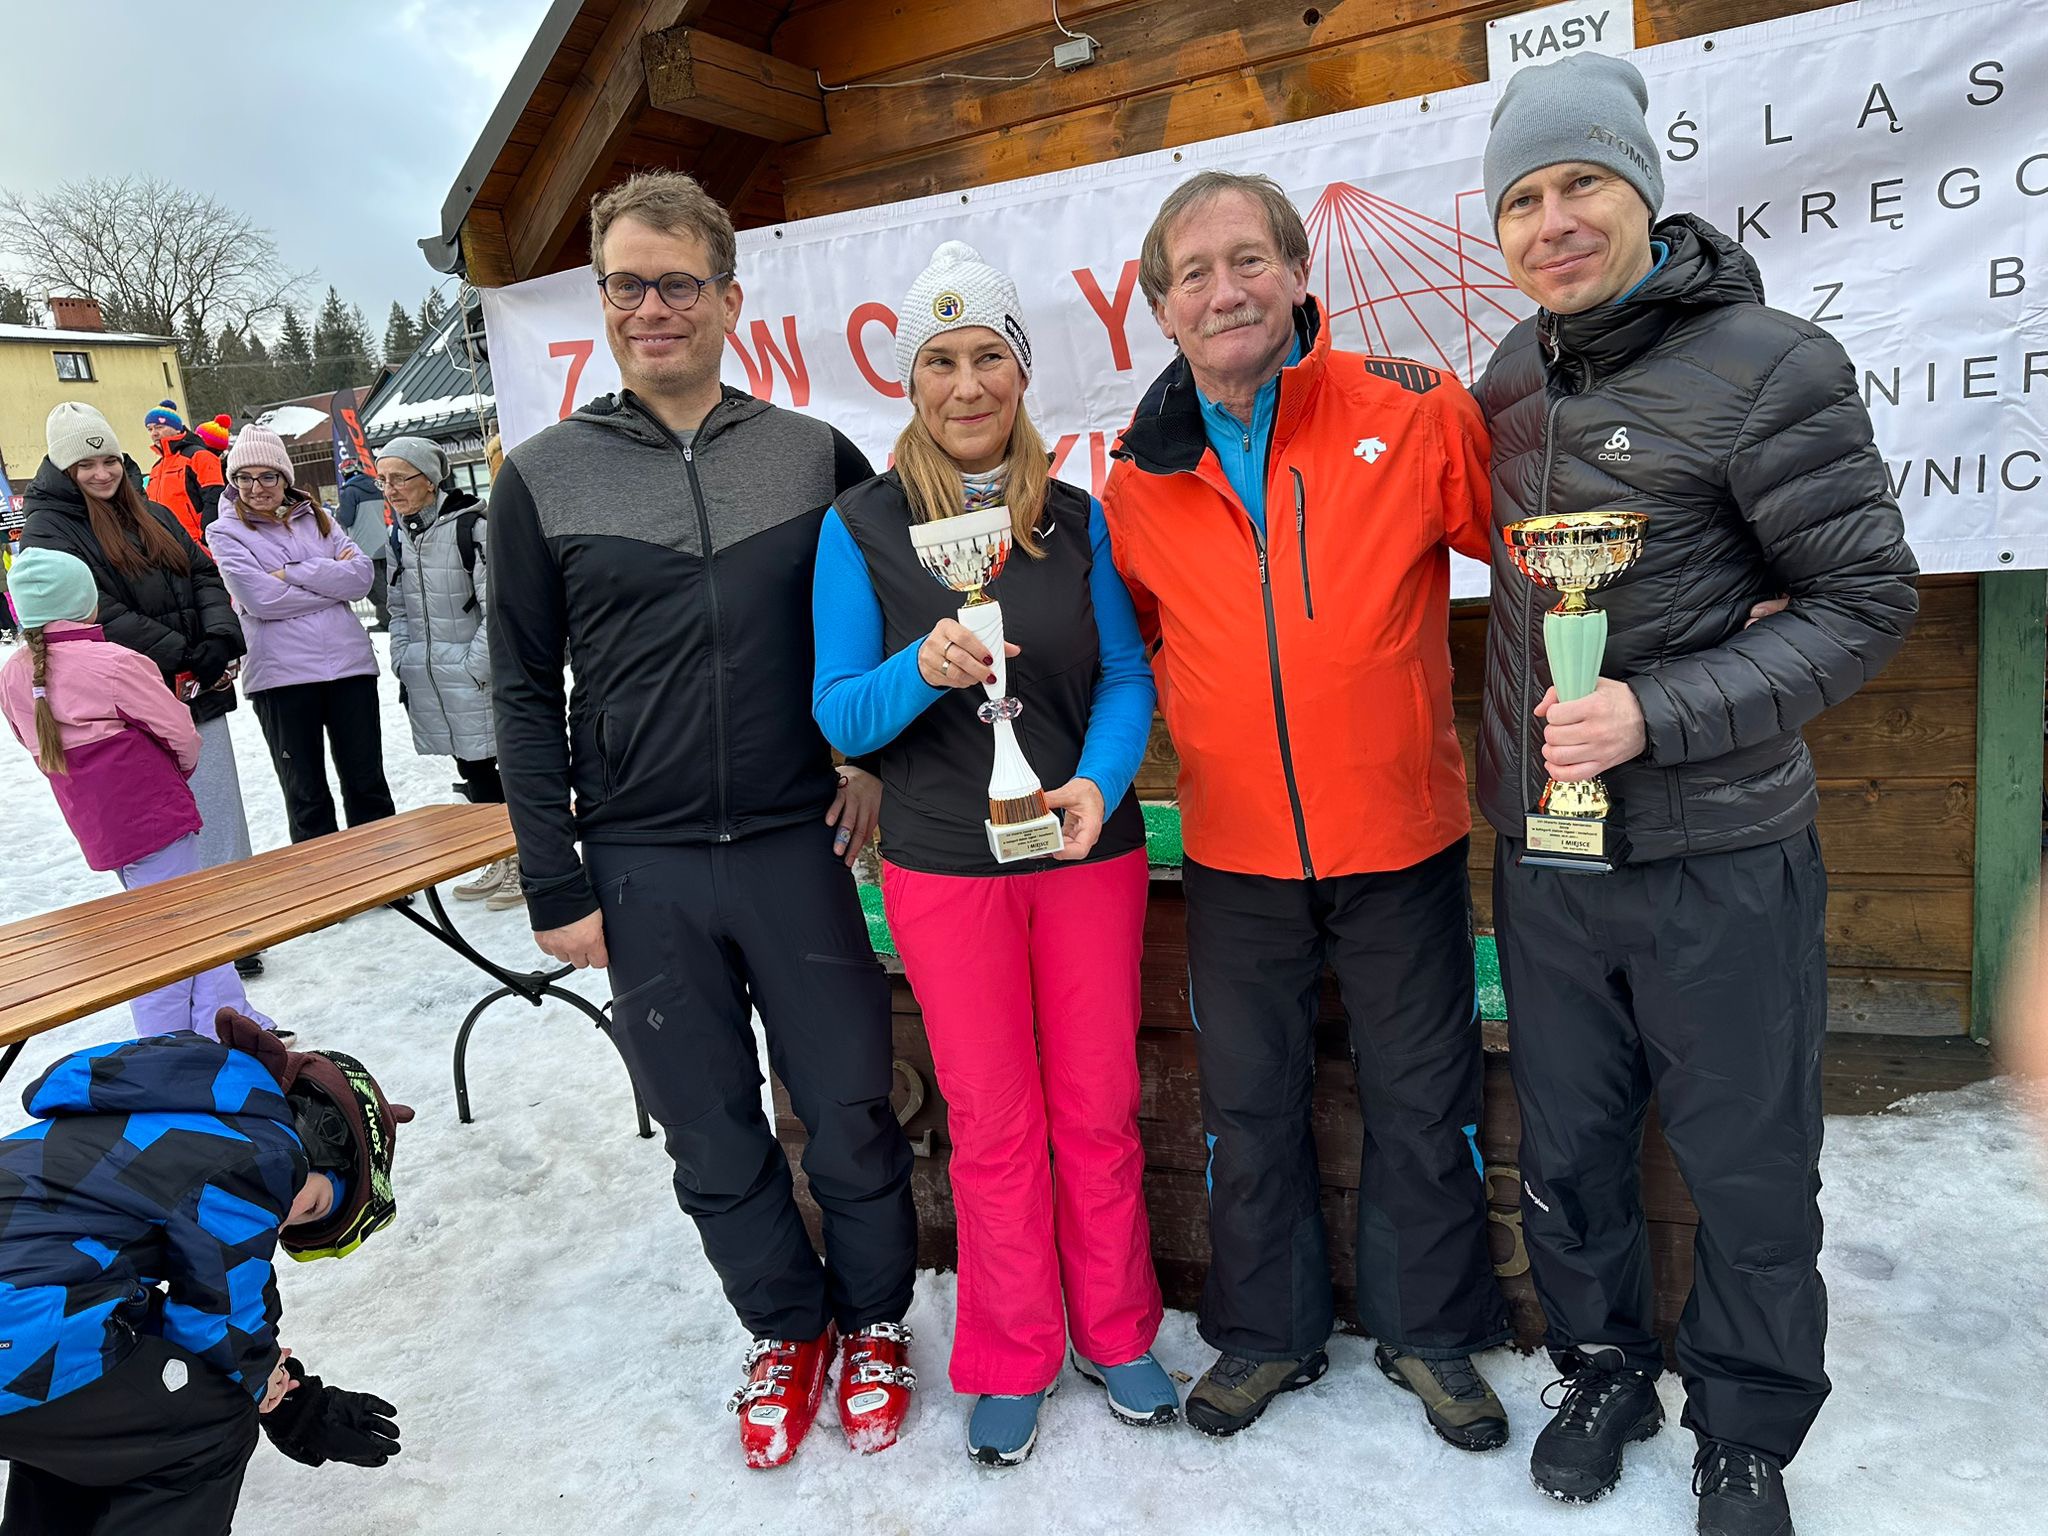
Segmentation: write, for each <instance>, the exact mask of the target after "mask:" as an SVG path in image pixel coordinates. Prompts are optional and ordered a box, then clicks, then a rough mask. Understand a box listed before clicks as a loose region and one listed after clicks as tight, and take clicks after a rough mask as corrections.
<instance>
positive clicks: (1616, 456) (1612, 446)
mask: <svg viewBox="0 0 2048 1536" xmlns="http://www.w3.org/2000/svg"><path fill="white" fill-rule="evenodd" d="M1594 457H1595V458H1596V459H1600V460H1602V461H1603V462H1605V463H1608V464H1626V463H1627V462H1628V461H1629V458H1630V454H1629V451H1628V428H1627V427H1616V428H1615V429H1614V435H1613V436H1612V437H1610V438H1608V439H1607V441H1606V442H1605V443H1603V444H1601V445H1600V451H1599V452H1598V453H1596V454H1595V455H1594Z"/></svg>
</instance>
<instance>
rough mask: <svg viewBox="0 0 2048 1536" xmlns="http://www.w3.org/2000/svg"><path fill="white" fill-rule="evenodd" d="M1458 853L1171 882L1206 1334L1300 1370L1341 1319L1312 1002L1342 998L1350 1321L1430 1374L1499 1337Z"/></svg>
mask: <svg viewBox="0 0 2048 1536" xmlns="http://www.w3.org/2000/svg"><path fill="white" fill-rule="evenodd" d="M1466 841H1467V840H1466V839H1463V838H1460V839H1459V840H1458V841H1457V842H1456V843H1454V844H1452V845H1451V846H1450V847H1449V848H1446V849H1444V850H1443V852H1441V853H1438V854H1436V855H1434V856H1432V857H1431V858H1428V859H1425V860H1424V861H1423V862H1422V863H1420V864H1417V865H1415V866H1413V867H1412V868H1409V869H1403V870H1395V871H1391V872H1388V873H1384V874H1363V875H1344V876H1339V877H1337V878H1335V879H1325V880H1280V879H1271V878H1268V877H1266V876H1262V875H1242V874H1232V873H1228V872H1225V871H1222V870H1215V869H1209V868H1206V867H1204V866H1202V865H1200V864H1197V863H1195V862H1194V861H1193V860H1192V859H1191V860H1189V861H1188V862H1187V864H1186V866H1185V870H1184V874H1185V887H1186V895H1187V912H1188V981H1189V995H1190V1003H1191V1007H1192V1010H1193V1014H1194V1021H1195V1028H1196V1030H1197V1031H1198V1034H1197V1050H1198V1051H1199V1053H1200V1058H1201V1068H1202V1124H1203V1129H1204V1130H1205V1131H1206V1132H1207V1134H1208V1141H1209V1240H1210V1247H1211V1250H1212V1251H1211V1256H1210V1260H1209V1276H1208V1281H1207V1283H1206V1284H1205V1285H1204V1286H1203V1289H1202V1307H1201V1314H1200V1325H1201V1333H1202V1337H1203V1338H1204V1339H1206V1340H1207V1341H1208V1342H1209V1343H1210V1344H1212V1345H1214V1346H1215V1347H1216V1348H1218V1349H1220V1350H1223V1351H1225V1352H1226V1353H1229V1354H1233V1355H1241V1356H1244V1357H1246V1358H1249V1359H1253V1360H1279V1359H1296V1358H1299V1357H1300V1356H1302V1355H1305V1354H1307V1353H1308V1352H1309V1351H1310V1350H1312V1349H1316V1348H1318V1347H1320V1346H1321V1345H1322V1343H1323V1341H1324V1340H1325V1339H1326V1338H1328V1336H1329V1333H1330V1330H1331V1328H1332V1327H1333V1326H1334V1323H1335V1308H1334V1304H1333V1301H1332V1297H1331V1294H1330V1268H1329V1259H1328V1255H1327V1252H1326V1249H1325V1239H1324V1234H1323V1218H1322V1211H1321V1207H1320V1203H1319V1196H1320V1193H1321V1178H1320V1176H1319V1174H1318V1172H1317V1167H1316V1144H1315V1136H1314V1134H1313V1128H1312V1119H1313V1116H1312V1109H1313V1101H1314V1094H1315V1016H1316V994H1317V989H1318V987H1319V984H1320V980H1321V977H1322V972H1323V966H1324V965H1325V963H1327V964H1328V965H1329V966H1330V967H1331V968H1332V969H1334V970H1335V971H1336V973H1337V980H1338V983H1339V985H1340V986H1341V987H1342V989H1343V994H1344V1011H1345V1015H1346V1017H1347V1019H1348V1021H1349V1024H1350V1043H1351V1056H1352V1061H1353V1063H1354V1065H1355V1066H1356V1068H1357V1075H1358V1105H1359V1110H1360V1113H1361V1115H1362V1117H1363V1119H1364V1122H1365V1135H1364V1143H1363V1146H1362V1148H1361V1156H1360V1163H1359V1176H1358V1316H1359V1321H1360V1322H1361V1323H1362V1324H1363V1325H1364V1326H1365V1328H1366V1330H1367V1331H1368V1332H1369V1333H1371V1334H1373V1335H1374V1336H1375V1337H1377V1338H1379V1339H1381V1340H1383V1341H1384V1342H1386V1343H1388V1344H1393V1345H1397V1346H1399V1347H1401V1348H1404V1349H1409V1350H1413V1351H1414V1352H1415V1353H1417V1354H1420V1355H1425V1356H1431V1357H1438V1358H1442V1357H1448V1356H1453V1355H1462V1354H1469V1353H1471V1352H1472V1351H1474V1350H1478V1349H1484V1348H1488V1347H1490V1346H1492V1345H1495V1344H1498V1343H1501V1342H1502V1341H1503V1340H1505V1339H1506V1338H1507V1337H1508V1317H1507V1306H1506V1303H1505V1302H1504V1301H1503V1300H1502V1298H1501V1294H1500V1289H1499V1287H1498V1286H1497V1285H1496V1284H1495V1283H1494V1278H1493V1265H1492V1262H1491V1259H1490V1258H1489V1256H1488V1253H1487V1244H1486V1185H1485V1182H1484V1180H1483V1179H1482V1177H1481V1175H1480V1172H1479V1166H1478V1154H1477V1151H1476V1148H1477V1145H1478V1142H1477V1137H1478V1131H1479V1104H1480V1091H1481V1080H1482V1075H1483V1072H1484V1063H1483V1058H1482V1057H1481V1055H1480V1041H1479V1013H1478V1008H1477V1005H1476V1001H1475V998H1474V989H1473V979H1472V925H1471V902H1470V895H1471V893H1470V889H1469V886H1468V884H1467V880H1466V874H1465V858H1466Z"/></svg>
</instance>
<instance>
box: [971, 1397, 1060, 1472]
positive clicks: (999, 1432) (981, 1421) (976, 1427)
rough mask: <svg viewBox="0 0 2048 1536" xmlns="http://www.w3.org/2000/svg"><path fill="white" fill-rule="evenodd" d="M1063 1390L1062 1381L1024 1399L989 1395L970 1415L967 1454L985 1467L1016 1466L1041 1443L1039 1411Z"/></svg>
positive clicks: (977, 1402)
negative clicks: (1060, 1383)
mask: <svg viewBox="0 0 2048 1536" xmlns="http://www.w3.org/2000/svg"><path fill="white" fill-rule="evenodd" d="M1058 1388H1059V1378H1058V1377H1054V1378H1053V1382H1052V1385H1051V1386H1049V1387H1047V1388H1046V1389H1045V1390H1044V1391H1043V1392H1032V1393H1029V1394H1027V1395H1025V1396H1023V1397H1003V1396H998V1395H997V1394H995V1393H993V1392H991V1393H985V1394H983V1395H982V1396H980V1397H977V1398H976V1399H975V1400H974V1412H972V1413H971V1414H969V1415H968V1416H967V1454H968V1455H969V1456H970V1457H971V1458H973V1460H974V1461H975V1462H977V1463H978V1464H979V1465H981V1466H984V1467H1014V1466H1017V1465H1019V1464H1020V1463H1022V1462H1023V1461H1025V1460H1026V1459H1027V1458H1029V1456H1030V1455H1031V1448H1032V1447H1033V1446H1034V1445H1036V1444H1037V1443H1038V1409H1039V1405H1040V1404H1042V1403H1043V1402H1044V1401H1045V1400H1046V1399H1047V1398H1048V1397H1051V1396H1052V1395H1053V1393H1054V1392H1055V1391H1057V1390H1058Z"/></svg>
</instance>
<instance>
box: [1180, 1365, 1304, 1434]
mask: <svg viewBox="0 0 2048 1536" xmlns="http://www.w3.org/2000/svg"><path fill="white" fill-rule="evenodd" d="M1329 1368H1330V1357H1329V1356H1328V1355H1327V1354H1325V1353H1324V1352H1323V1351H1322V1350H1320V1349H1314V1350H1310V1351H1309V1352H1308V1354H1306V1355H1304V1356H1303V1357H1302V1358H1301V1359H1299V1360H1245V1359H1241V1358H1239V1357H1238V1356H1236V1355H1218V1356H1217V1357H1216V1363H1215V1364H1214V1365H1212V1366H1210V1367H1209V1369H1208V1370H1206V1371H1204V1372H1203V1373H1202V1379H1201V1380H1200V1381H1198V1382H1196V1383H1195V1384H1194V1386H1193V1387H1192V1388H1191V1389H1190V1390H1189V1392H1188V1401H1187V1407H1186V1408H1185V1410H1183V1411H1184V1412H1185V1413H1186V1414H1187V1420H1188V1422H1189V1423H1190V1424H1192V1425H1194V1427H1195V1428H1196V1429H1199V1430H1200V1431H1201V1432H1202V1433H1203V1434H1205V1435H1234V1434H1236V1433H1237V1432H1238V1431H1239V1430H1240V1429H1244V1428H1246V1427H1247V1426H1249V1425H1251V1424H1253V1423H1256V1422H1257V1420H1258V1417H1259V1415H1260V1414H1262V1413H1264V1412H1265V1411H1266V1405H1267V1404H1268V1403H1270V1402H1272V1401H1273V1399H1274V1398H1276V1397H1278V1396H1279V1395H1280V1394H1281V1393H1282V1392H1293V1391H1296V1390H1297V1389H1299V1388H1301V1387H1305V1386H1308V1385H1309V1384H1310V1383H1311V1382H1313V1381H1316V1380H1317V1379H1318V1378H1320V1377H1321V1376H1322V1374H1323V1372H1325V1371H1327V1370H1328V1369H1329Z"/></svg>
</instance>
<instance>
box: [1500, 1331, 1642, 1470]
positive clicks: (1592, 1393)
mask: <svg viewBox="0 0 2048 1536" xmlns="http://www.w3.org/2000/svg"><path fill="white" fill-rule="evenodd" d="M1573 1358H1574V1361H1575V1363H1576V1369H1574V1370H1571V1371H1569V1372H1567V1373H1566V1374H1565V1375H1564V1376H1563V1377H1561V1378H1560V1379H1559V1380H1557V1381H1553V1382H1552V1383H1551V1384H1550V1385H1549V1386H1547V1387H1545V1388H1544V1389H1543V1406H1544V1407H1546V1408H1554V1409H1556V1410H1557V1412H1556V1413H1555V1414H1554V1415H1553V1416H1552V1418H1551V1420H1550V1422H1549V1423H1548V1424H1546V1425H1545V1426H1544V1427H1543V1433H1541V1434H1540V1435H1538V1436H1537V1437H1536V1449H1535V1450H1534V1451H1533V1452H1532V1453H1531V1454H1530V1456H1529V1477H1530V1479H1531V1480H1532V1481H1533V1482H1534V1483H1535V1484H1536V1486H1537V1488H1538V1489H1540V1490H1541V1491H1542V1492H1544V1493H1547V1494H1549V1495H1550V1496H1551V1497H1552V1498H1553V1499H1560V1500H1562V1501H1563V1502H1565V1503H1567V1504H1590V1503H1592V1502H1593V1501H1594V1500H1595V1499H1597V1498H1600V1497H1601V1496H1602V1495H1604V1494H1606V1493H1608V1492H1610V1491H1612V1489H1613V1487H1614V1485H1615V1484H1616V1483H1618V1482H1620V1481H1621V1450H1622V1447H1623V1446H1625V1445H1629V1444H1631V1443H1633V1442H1634V1441H1637V1440H1647V1439H1649V1438H1650V1436H1652V1435H1654V1434H1656V1433H1657V1431H1658V1430H1660V1429H1662V1428H1663V1427H1664V1405H1663V1404H1662V1403H1660V1402H1658V1401H1657V1388H1656V1384H1655V1383H1654V1382H1652V1381H1651V1380H1650V1378H1649V1377H1648V1376H1646V1375H1644V1374H1643V1373H1642V1372H1641V1371H1632V1370H1630V1369H1629V1368H1628V1367H1627V1366H1626V1365H1625V1364H1624V1363H1623V1360H1622V1354H1621V1351H1620V1350H1618V1349H1596V1350H1593V1351H1590V1352H1583V1351H1574V1354H1573ZM1559 1387H1563V1388H1564V1389H1565V1392H1564V1397H1563V1398H1562V1399H1561V1400H1560V1401H1558V1402H1555V1403H1553V1402H1552V1401H1551V1400H1550V1394H1551V1393H1552V1392H1553V1391H1555V1390H1556V1389H1557V1388H1559Z"/></svg>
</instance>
